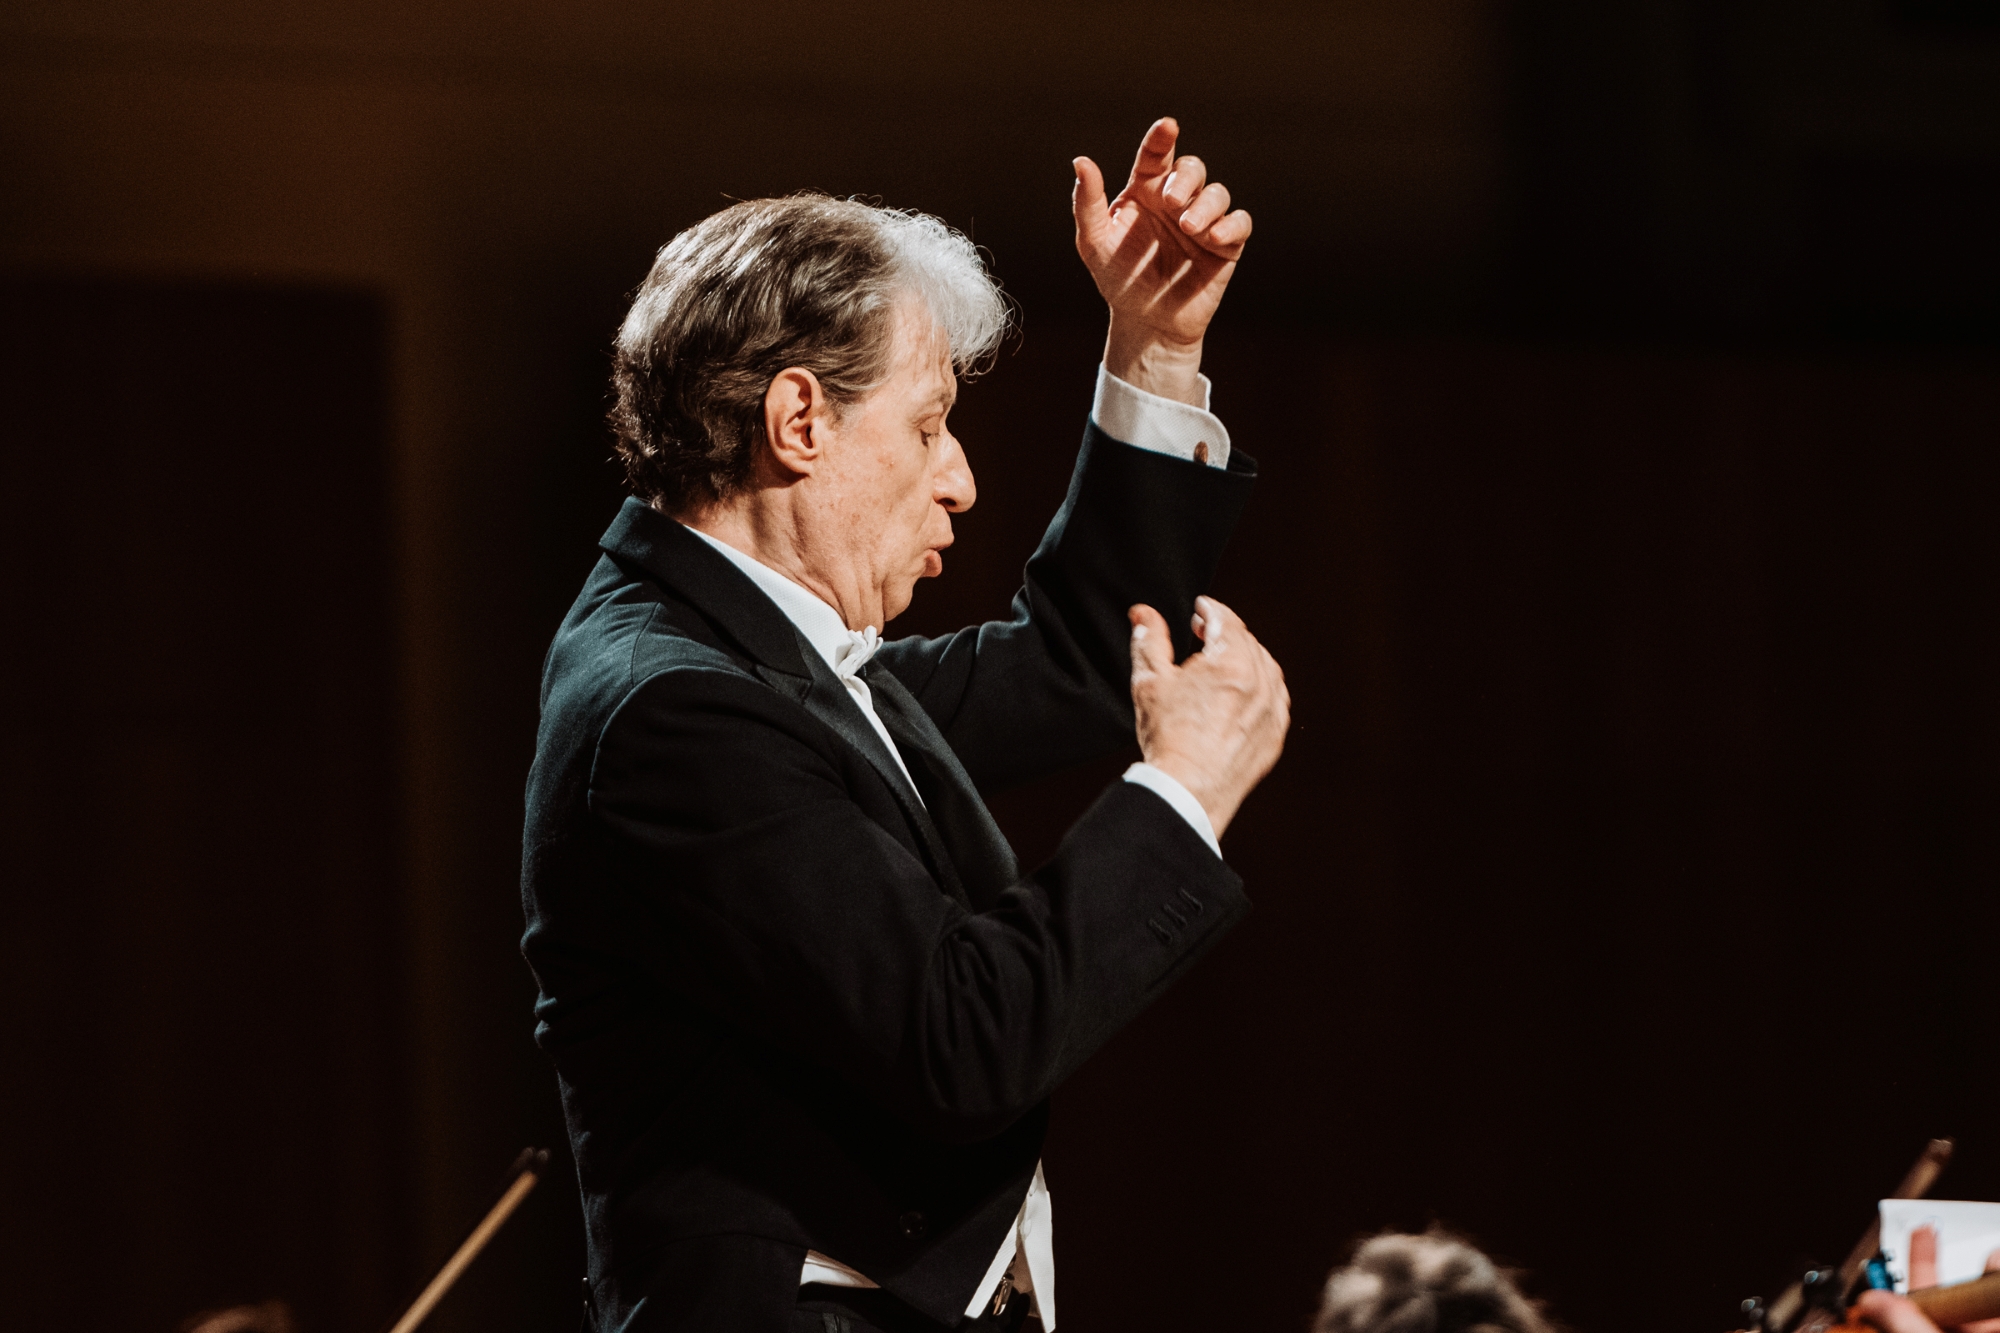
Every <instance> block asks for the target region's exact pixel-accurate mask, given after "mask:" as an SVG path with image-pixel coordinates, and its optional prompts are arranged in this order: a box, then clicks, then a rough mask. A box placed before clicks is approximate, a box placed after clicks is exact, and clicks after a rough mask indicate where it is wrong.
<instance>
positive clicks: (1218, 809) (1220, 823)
mask: <svg viewBox="0 0 2000 1333" xmlns="http://www.w3.org/2000/svg"><path fill="white" fill-rule="evenodd" d="M1146 762H1147V763H1149V764H1151V765H1152V766H1153V767H1154V768H1157V769H1159V770H1160V771H1161V772H1162V773H1165V774H1166V775H1167V776H1168V777H1170V778H1172V779H1173V780H1174V781H1175V782H1178V783H1180V784H1181V786H1183V787H1185V788H1187V792H1188V795H1190V796H1192V797H1194V799H1195V800H1196V802H1198V803H1199V804H1200V806H1201V811H1202V813H1203V814H1205V815H1207V816H1208V826H1209V828H1211V829H1212V830H1214V832H1215V836H1216V837H1217V838H1221V837H1222V831H1223V830H1224V829H1225V828H1228V827H1229V821H1230V819H1231V818H1232V817H1234V816H1235V814H1236V807H1237V806H1238V805H1239V804H1241V802H1240V800H1233V799H1230V798H1229V797H1228V796H1226V795H1225V794H1224V793H1221V792H1218V791H1217V790H1216V789H1215V786H1214V784H1213V783H1212V782H1211V781H1210V780H1209V777H1208V774H1207V773H1205V772H1204V771H1203V770H1202V768H1201V766H1200V765H1198V764H1195V763H1191V762H1190V761H1188V760H1185V759H1182V758H1180V757H1178V756H1176V755H1171V754H1166V755H1147V756H1146Z"/></svg>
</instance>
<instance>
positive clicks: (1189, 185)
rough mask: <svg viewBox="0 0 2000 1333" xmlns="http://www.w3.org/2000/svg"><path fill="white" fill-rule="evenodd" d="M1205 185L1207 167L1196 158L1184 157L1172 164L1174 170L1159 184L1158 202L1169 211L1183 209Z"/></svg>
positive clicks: (1206, 181)
mask: <svg viewBox="0 0 2000 1333" xmlns="http://www.w3.org/2000/svg"><path fill="white" fill-rule="evenodd" d="M1207 184H1208V167H1207V165H1206V164H1205V163H1204V162H1203V161H1202V160H1201V159H1200V158H1198V157H1194V156H1188V157H1184V158H1182V159H1180V160H1179V161H1178V162H1176V163H1174V169H1173V170H1172V171H1170V172H1168V173H1167V178H1166V179H1165V180H1163V181H1161V182H1160V202H1162V203H1164V204H1165V205H1166V206H1167V207H1168V208H1169V209H1184V208H1186V207H1187V206H1188V205H1189V204H1191V203H1193V202H1194V200H1195V196H1196V195H1198V194H1200V193H1201V191H1202V187H1203V186H1205V185H1207Z"/></svg>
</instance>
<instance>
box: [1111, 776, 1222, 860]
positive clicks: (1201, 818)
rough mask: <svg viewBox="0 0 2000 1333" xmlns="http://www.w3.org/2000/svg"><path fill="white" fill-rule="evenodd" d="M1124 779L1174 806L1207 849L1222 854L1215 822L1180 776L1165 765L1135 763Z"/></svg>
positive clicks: (1176, 812)
mask: <svg viewBox="0 0 2000 1333" xmlns="http://www.w3.org/2000/svg"><path fill="white" fill-rule="evenodd" d="M1125 780H1126V781H1127V782H1136V783H1138V784H1139V785H1140V786H1141V787H1144V788H1145V789H1146V790H1147V791H1150V792H1152V793H1153V794H1154V795H1155V796H1157V797H1159V798H1160V799H1161V800H1163V801H1165V802H1166V803H1167V804H1168V805H1171V806H1172V807H1173V808H1174V813H1175V814H1177V815H1179V816H1180V817H1181V818H1182V819H1185V820H1186V821H1187V822H1188V827H1189V828H1191V829H1193V830H1194V831H1195V832H1196V833H1198V834H1200V835H1201V840H1202V841H1203V842H1205V843H1207V844H1208V850H1210V851H1211V852H1214V853H1215V854H1216V855H1217V856H1221V855H1222V844H1221V843H1219V842H1217V841H1216V840H1215V825H1213V824H1211V823H1209V822H1208V811H1206V810H1204V809H1202V808H1201V802H1200V801H1197V800H1196V799H1195V798H1194V793H1193V792H1191V791H1189V790H1188V789H1187V788H1186V787H1183V786H1182V785H1181V782H1180V779H1179V778H1177V777H1175V776H1174V775H1173V774H1171V773H1168V772H1166V771H1165V770H1164V769H1158V768H1154V767H1153V766H1152V765H1151V764H1134V765H1132V767H1130V768H1128V769H1126V770H1125Z"/></svg>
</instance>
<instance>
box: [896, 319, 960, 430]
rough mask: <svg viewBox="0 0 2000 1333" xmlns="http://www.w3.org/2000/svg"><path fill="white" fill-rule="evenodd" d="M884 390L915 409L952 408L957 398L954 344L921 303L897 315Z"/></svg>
mask: <svg viewBox="0 0 2000 1333" xmlns="http://www.w3.org/2000/svg"><path fill="white" fill-rule="evenodd" d="M882 389H883V391H884V394H885V396H893V397H895V398H896V399H898V400H900V401H901V402H902V404H903V405H905V406H907V407H913V408H922V407H928V406H938V407H950V406H951V405H952V403H953V402H954V401H955V400H956V399H957V398H958V376H957V375H956V374H954V373H953V372H952V366H951V344H950V343H949V342H947V341H946V339H945V336H944V332H943V330H941V329H939V328H938V326H937V323H936V321H934V320H933V319H932V318H931V316H930V311H928V310H926V309H925V308H924V307H923V305H922V304H921V303H918V302H906V303H905V304H904V305H903V307H902V308H901V309H900V310H899V311H898V312H897V314H896V334H895V343H894V350H893V351H892V352H891V353H890V368H889V378H888V380H887V381H885V382H884V383H883V385H882Z"/></svg>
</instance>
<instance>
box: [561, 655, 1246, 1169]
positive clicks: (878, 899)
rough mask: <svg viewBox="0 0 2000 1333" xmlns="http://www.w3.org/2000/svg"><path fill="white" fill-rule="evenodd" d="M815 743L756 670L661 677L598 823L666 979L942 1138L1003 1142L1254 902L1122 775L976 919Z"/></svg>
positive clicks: (650, 685) (636, 950) (632, 701)
mask: <svg viewBox="0 0 2000 1333" xmlns="http://www.w3.org/2000/svg"><path fill="white" fill-rule="evenodd" d="M820 733H821V729H819V726H818V724H817V723H816V722H815V721H813V720H812V719H811V718H810V716H809V715H808V714H806V713H804V712H803V710H800V709H798V708H797V707H796V706H795V705H794V704H793V703H792V702H791V701H789V700H787V699H785V698H784V697H783V696H781V695H780V694H778V693H777V692H775V691H773V690H771V689H769V688H768V687H766V686H764V685H763V684H761V683H759V682H757V681H755V680H752V679H749V678H747V677H739V676H732V675H729V674H728V673H725V672H720V671H713V670H697V669H678V670H671V671H667V672H663V673H661V674H659V675H657V676H654V677H652V678H651V679H649V680H646V681H644V682H643V683H641V684H640V685H639V686H638V687H637V688H636V689H635V690H634V691H633V692H632V693H631V694H630V695H629V696H628V697H627V698H626V700H625V701H624V703H623V704H622V705H621V706H620V707H619V709H618V710H617V712H616V714H615V715H614V716H613V718H612V719H611V721H610V722H609V723H608V724H607V726H606V728H605V731H604V733H603V734H602V737H601V739H600V742H599V745H598V750H597V754H596V757H595V760H594V763H593V769H592V774H591V779H590V791H589V799H590V806H591V810H592V813H593V815H594V817H595V818H596V819H597V820H598V821H601V824H602V825H603V827H604V829H605V831H606V832H608V833H609V834H610V835H611V839H612V841H613V843H614V844H615V845H616V846H617V848H618V849H619V851H618V855H619V857H620V858H621V859H623V860H624V861H625V862H626V866H625V869H626V871H627V873H626V874H625V875H623V876H621V878H623V879H624V881H625V882H626V883H627V884H628V885H631V886H632V891H633V892H634V893H636V894H639V895H641V896H642V898H643V899H644V901H643V902H642V903H641V904H640V910H639V911H638V913H637V914H636V916H635V917H633V918H632V919H634V920H636V921H639V922H643V923H644V924H643V926H641V927H640V928H641V929H643V930H644V931H645V932H646V933H647V934H649V935H651V936H652V937H653V938H650V939H644V940H634V941H630V942H629V943H630V944H631V945H632V946H633V954H634V955H635V956H640V957H644V958H646V959H648V960H649V962H648V966H649V967H652V968H655V969H656V970H657V980H658V981H659V982H660V983H661V984H663V985H665V986H666V987H668V988H670V989H671V990H673V991H675V992H677V993H679V994H681V995H682V996H684V997H686V998H687V999H689V1000H691V1001H693V1002H694V1003H696V1004H698V1005H700V1006H702V1007H703V1008H704V1009H707V1010H708V1011H710V1012H712V1013H715V1014H717V1015H718V1016H720V1017H721V1018H723V1019H724V1021H726V1022H728V1023H730V1024H732V1025H734V1026H737V1027H738V1028H739V1029H741V1030H743V1031H745V1032H746V1033H748V1034H749V1035H751V1036H753V1037H755V1038H756V1039H758V1040H760V1041H762V1042H764V1043H766V1044H768V1045H771V1046H774V1047H776V1048H778V1049H780V1050H784V1051H787V1052H788V1053H790V1054H791V1055H793V1056H795V1057H797V1058H800V1059H803V1060H806V1061H808V1062H812V1063H816V1064H818V1065H821V1066H822V1067H826V1068H829V1069H832V1070H837V1071H838V1072H839V1073H840V1075H841V1077H843V1078H845V1079H847V1080H848V1081H850V1082H851V1083H853V1084H855V1085H857V1086H859V1087H860V1088H861V1089H862V1090H863V1091H864V1093H865V1094H866V1095H868V1096H869V1097H871V1098H872V1099H874V1100H876V1101H878V1102H879V1103H880V1104H882V1105H884V1106H885V1107H887V1108H888V1109H889V1110H891V1111H892V1112H894V1113H896V1114H898V1115H900V1116H902V1117H903V1118H905V1119H906V1120H907V1121H909V1122H910V1123H912V1124H913V1125H915V1126H916V1127H917V1128H919V1129H920V1130H922V1131H924V1132H926V1133H928V1134H931V1135H933V1136H935V1137H940V1138H948V1139H977V1138H983V1137H986V1136H989V1135H991V1134H994V1133H998V1132H999V1131H1000V1130H1001V1129H1003V1128H1005V1127H1006V1125H1007V1124H1009V1123H1011V1122H1012V1121H1013V1120H1014V1119H1016V1118H1017V1117H1019V1116H1020V1115H1021V1114H1022V1113H1024V1112H1025V1111H1027V1110H1028V1109H1029V1108H1031V1107H1033V1106H1035V1105H1036V1104H1037V1103H1039V1102H1040V1101H1041V1100H1042V1099H1043V1098H1045V1097H1046V1096H1047V1095H1048V1094H1049V1093H1050V1091H1051V1090H1053V1089H1054V1087H1055V1086H1056V1085H1057V1084H1058V1083H1060V1082H1061V1081H1062V1079H1063V1078H1064V1076H1065V1075H1067V1074H1068V1073H1069V1072H1070V1071H1071V1070H1072V1069H1074V1068H1075V1067H1076V1066H1077V1065H1078V1064H1079V1063H1080V1062H1081V1061H1082V1060H1083V1059H1084V1058H1085V1057H1087V1056H1088V1055H1089V1054H1090V1052H1092V1051H1093V1050H1095V1049H1096V1048H1097V1047H1098V1046H1099V1045H1100V1044H1101V1043H1103V1042H1104V1041H1105V1040H1106V1039H1107V1038H1108V1037H1109V1036H1110V1035H1111V1034H1112V1032H1113V1031H1115V1030H1116V1029H1117V1028H1118V1027H1119V1026H1120V1025H1121V1024H1123V1023H1124V1022H1125V1021H1126V1020H1127V1019H1129V1018H1130V1017H1132V1015H1133V1014H1135V1013H1136V1012H1137V1011H1138V1010H1139V1009H1140V1008H1141V1007H1143V1005H1144V1004H1145V1003H1146V1001H1147V999H1148V998H1149V996H1150V995H1151V994H1152V993H1153V992H1154V991H1155V990H1156V989H1157V988H1158V987H1159V986H1161V985H1162V984H1164V983H1165V982H1167V981H1168V980H1170V979H1171V978H1172V977H1173V976H1175V975H1176V974H1178V973H1179V972H1180V971H1181V969H1182V968H1184V967H1186V966H1187V965H1188V964H1189V963H1191V962H1192V961H1193V960H1194V959H1195V957H1197V956H1198V955H1199V954H1200V953H1201V952H1203V951H1204V950H1205V949H1206V948H1207V946H1208V945H1209V944H1210V943H1212V942H1213V941H1214V940H1215V939H1216V938H1218V937H1219V936H1220V935H1221V934H1222V933H1223V931H1224V930H1225V929H1226V928H1227V927H1228V926H1229V925H1230V924H1231V923H1233V922H1234V921H1235V920H1236V919H1237V918H1238V917H1240V916H1241V915H1242V914H1243V912H1244V911H1245V910H1247V902H1246V900H1245V899H1244V897H1243V893H1242V886H1241V881H1240V880H1239V879H1238V878H1237V877H1236V875H1235V874H1234V872H1232V871H1231V870H1230V869H1229V868H1228V867H1227V866H1226V865H1224V864H1223V863H1222V862H1220V861H1219V860H1217V859H1216V858H1215V857H1214V856H1213V855H1210V854H1209V853H1208V850H1207V848H1206V847H1204V846H1203V845H1202V844H1201V843H1200V840H1199V839H1198V837H1197V836H1196V835H1195V834H1194V833H1193V832H1192V831H1191V830H1190V829H1189V828H1188V827H1187V825H1186V823H1185V822H1184V821H1183V820H1182V819H1181V818H1180V817H1179V816H1178V815H1176V814H1174V813H1173V811H1172V810H1171V809H1170V808H1169V807H1168V806H1167V805H1166V803H1165V802H1163V801H1161V800H1160V799H1159V798H1158V797H1157V796H1155V795H1153V794H1152V793H1151V792H1149V791H1146V790H1144V789H1142V788H1139V787H1134V786H1131V785H1129V784H1124V783H1119V784H1114V786H1113V788H1112V790H1110V791H1109V792H1107V793H1106V794H1105V795H1104V796H1103V798H1102V799H1100V800H1099V801H1098V803H1097V804H1096V805H1095V806H1094V807H1093V808H1092V809H1091V810H1090V812H1089V813H1087V814H1086V815H1085V816H1084V817H1083V818H1082V819H1081V820H1080V821H1079V822H1078V823H1077V825H1076V826H1075V828H1074V829H1072V830H1071V832H1070V834H1069V836H1068V837H1067V838H1066V839H1065V840H1064V842H1063V844H1062V847H1061V849H1060V850H1059V851H1058V852H1057V854H1056V855H1055V857H1054V858H1053V859H1052V860H1051V861H1049V862H1048V863H1047V864H1046V865H1044V866H1042V867H1041V868H1039V869H1037V870H1036V871H1035V872H1034V873H1032V874H1030V875H1028V876H1026V877H1025V878H1024V879H1022V880H1021V881H1020V882H1019V883H1017V884H1015V885H1013V886H1012V887H1010V888H1009V889H1007V890H1006V891H1005V892H1003V893H1002V894H1001V896H1000V899H999V902H998V903H997V905H996V906H995V907H994V908H993V909H992V910H989V911H985V912H981V913H977V914H973V913H969V912H967V911H965V910H964V909H963V908H962V907H960V906H959V905H958V904H956V903H955V902H953V901H952V900H950V899H948V898H946V897H945V896H944V894H942V893H941V892H939V890H938V888H937V886H936V884H935V883H934V882H933V881H932V879H931V877H930V874H929V873H928V871H927V870H926V869H925V867H924V866H923V864H922V862H921V861H920V860H919V859H918V858H917V857H916V856H915V855H914V854H912V853H911V852H910V851H909V850H908V849H907V848H906V847H904V846H903V845H902V844H901V843H899V842H897V841H896V840H895V839H894V838H893V837H892V836H890V834H889V833H888V832H886V831H885V830H884V828H883V826H882V825H881V824H880V823H878V822H876V821H875V820H874V819H872V818H870V817H869V815H868V813H867V812H866V811H865V810H864V809H863V808H862V806H861V805H859V804H857V802H856V800H855V798H854V796H853V795H852V794H851V792H850V791H849V789H848V786H847V781H848V779H847V777H846V775H844V774H843V772H842V770H841V767H840V764H841V756H840V753H839V751H838V750H837V748H836V747H834V746H833V745H831V744H830V743H829V742H828V741H827V739H826V738H825V736H824V735H823V734H820Z"/></svg>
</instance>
